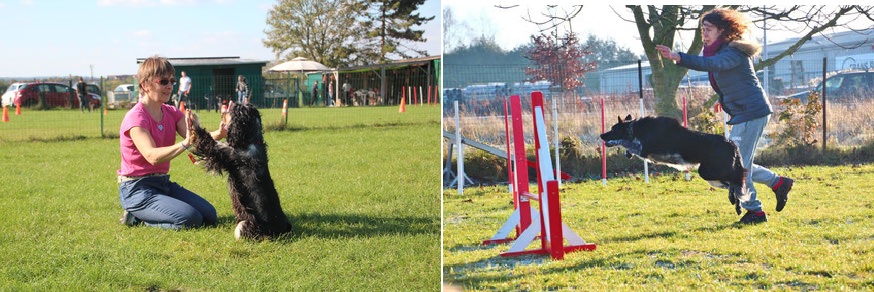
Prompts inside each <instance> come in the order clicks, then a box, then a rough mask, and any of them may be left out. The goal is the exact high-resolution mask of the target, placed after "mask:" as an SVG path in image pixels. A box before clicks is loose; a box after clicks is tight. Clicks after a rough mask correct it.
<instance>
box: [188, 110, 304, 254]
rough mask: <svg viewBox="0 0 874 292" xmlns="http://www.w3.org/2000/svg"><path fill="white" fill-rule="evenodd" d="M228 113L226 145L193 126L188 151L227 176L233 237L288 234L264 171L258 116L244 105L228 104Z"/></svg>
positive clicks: (288, 227) (264, 151)
mask: <svg viewBox="0 0 874 292" xmlns="http://www.w3.org/2000/svg"><path fill="white" fill-rule="evenodd" d="M228 112H229V114H230V115H231V121H230V124H229V125H228V136H227V143H222V142H217V141H215V140H214V139H213V138H212V136H210V134H209V133H208V132H207V131H206V130H204V129H203V128H201V127H200V126H199V125H194V127H195V134H196V135H195V138H194V139H195V140H194V141H193V142H192V143H193V144H192V145H193V148H192V152H193V153H195V154H196V155H198V156H200V159H201V163H202V165H203V167H204V168H206V170H207V171H208V172H211V173H214V174H219V175H220V174H222V172H223V171H224V172H226V173H227V174H228V192H229V193H230V195H231V203H232V205H233V208H234V215H235V216H236V217H237V227H236V229H235V230H234V236H235V237H236V238H237V239H239V238H241V237H243V238H249V239H256V240H260V239H264V238H272V237H275V236H278V235H281V234H283V233H287V232H289V231H291V223H289V221H288V218H287V217H285V213H284V212H283V211H282V207H281V206H280V204H279V195H278V194H277V192H276V187H275V186H274V185H273V179H272V178H271V177H270V170H269V169H268V168H267V144H266V143H264V137H263V131H262V130H263V129H262V125H261V113H260V112H258V109H256V108H255V107H254V106H253V105H248V104H247V105H232V106H231V108H230V109H229V110H228Z"/></svg>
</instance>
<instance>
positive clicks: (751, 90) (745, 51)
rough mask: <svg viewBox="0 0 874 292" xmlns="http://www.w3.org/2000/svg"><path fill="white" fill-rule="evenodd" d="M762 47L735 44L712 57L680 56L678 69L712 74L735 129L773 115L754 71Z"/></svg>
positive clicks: (735, 42)
mask: <svg viewBox="0 0 874 292" xmlns="http://www.w3.org/2000/svg"><path fill="white" fill-rule="evenodd" d="M760 50H761V47H760V46H759V45H757V44H755V43H751V42H745V41H733V42H730V43H727V44H725V45H723V46H722V48H720V49H719V50H718V51H717V52H716V55H714V56H711V57H702V56H693V55H689V54H684V53H679V54H680V62H679V63H677V65H679V66H683V67H686V68H689V69H692V70H698V71H707V72H712V73H713V79H714V80H716V85H717V86H718V87H719V90H717V91H716V93H717V94H718V95H719V103H720V104H722V108H723V109H725V112H726V113H728V114H729V115H730V116H731V119H729V120H728V124H729V125H736V124H739V123H743V122H747V121H750V120H754V119H758V118H761V117H764V116H767V115H769V114H771V103H770V102H768V98H767V97H766V96H765V90H764V89H762V85H761V83H759V79H758V78H756V73H755V71H754V70H753V57H754V56H756V55H758V54H759V51H760Z"/></svg>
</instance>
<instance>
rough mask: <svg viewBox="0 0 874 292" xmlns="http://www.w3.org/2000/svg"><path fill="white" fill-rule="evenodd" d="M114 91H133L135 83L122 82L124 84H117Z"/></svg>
mask: <svg viewBox="0 0 874 292" xmlns="http://www.w3.org/2000/svg"><path fill="white" fill-rule="evenodd" d="M112 91H115V92H131V91H134V85H133V84H122V85H119V86H116V87H115V89H113V90H112Z"/></svg>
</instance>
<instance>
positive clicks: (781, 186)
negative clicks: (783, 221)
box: [773, 176, 795, 212]
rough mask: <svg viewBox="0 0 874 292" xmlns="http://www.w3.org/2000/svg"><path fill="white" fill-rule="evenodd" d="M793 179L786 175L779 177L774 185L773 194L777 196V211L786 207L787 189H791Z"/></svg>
mask: <svg viewBox="0 0 874 292" xmlns="http://www.w3.org/2000/svg"><path fill="white" fill-rule="evenodd" d="M794 183H795V181H794V180H792V179H791V178H788V177H782V176H781V177H780V180H779V181H777V185H775V186H774V188H773V190H774V195H775V196H777V212H780V211H783V207H786V201H787V200H789V191H790V190H792V185H793V184H794Z"/></svg>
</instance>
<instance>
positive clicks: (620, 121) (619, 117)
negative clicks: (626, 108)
mask: <svg viewBox="0 0 874 292" xmlns="http://www.w3.org/2000/svg"><path fill="white" fill-rule="evenodd" d="M616 118H617V119H619V123H620V124H621V123H622V116H616Z"/></svg>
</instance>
